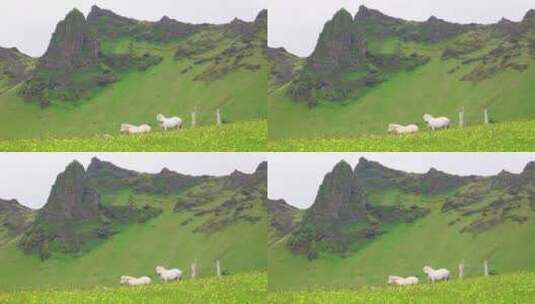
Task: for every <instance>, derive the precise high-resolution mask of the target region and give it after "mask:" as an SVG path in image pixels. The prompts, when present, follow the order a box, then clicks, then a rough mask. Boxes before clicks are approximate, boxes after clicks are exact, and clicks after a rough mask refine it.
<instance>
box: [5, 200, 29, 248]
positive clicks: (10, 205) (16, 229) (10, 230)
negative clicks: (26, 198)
mask: <svg viewBox="0 0 535 304" xmlns="http://www.w3.org/2000/svg"><path fill="white" fill-rule="evenodd" d="M33 213H34V212H33V211H32V210H31V209H30V208H28V207H25V206H23V205H21V204H20V203H19V202H18V201H17V200H3V199H0V245H1V244H2V243H4V242H6V241H9V240H11V239H13V238H16V237H17V236H19V235H21V234H22V233H24V232H25V231H27V230H28V228H29V227H30V224H31V221H32V218H33Z"/></svg>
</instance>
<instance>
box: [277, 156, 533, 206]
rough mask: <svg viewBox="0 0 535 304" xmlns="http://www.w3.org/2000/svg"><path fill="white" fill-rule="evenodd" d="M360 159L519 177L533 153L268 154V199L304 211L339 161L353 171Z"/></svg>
mask: <svg viewBox="0 0 535 304" xmlns="http://www.w3.org/2000/svg"><path fill="white" fill-rule="evenodd" d="M360 157H365V158H367V159H368V160H373V161H378V162H380V163H381V164H383V165H384V166H386V167H389V168H393V169H398V170H402V171H405V172H413V173H425V172H427V171H429V169H431V168H436V169H438V170H441V171H444V172H447V173H450V174H457V175H480V176H488V175H495V174H497V173H499V172H500V171H501V170H504V169H505V170H507V171H509V172H512V173H520V172H522V170H523V169H524V167H525V165H526V164H527V163H528V162H530V161H535V153H271V154H270V155H269V170H268V196H269V198H270V199H280V198H282V199H285V200H286V201H287V203H289V204H290V205H293V206H296V207H298V208H308V207H310V205H312V203H313V202H314V199H315V197H316V194H317V191H318V189H319V186H320V184H321V182H322V181H323V177H324V176H325V174H327V173H329V172H330V171H331V170H332V169H333V167H334V166H335V165H336V164H337V163H338V162H339V161H341V160H345V161H347V162H348V163H349V164H350V165H351V167H352V168H355V166H356V164H357V162H358V160H359V158H360Z"/></svg>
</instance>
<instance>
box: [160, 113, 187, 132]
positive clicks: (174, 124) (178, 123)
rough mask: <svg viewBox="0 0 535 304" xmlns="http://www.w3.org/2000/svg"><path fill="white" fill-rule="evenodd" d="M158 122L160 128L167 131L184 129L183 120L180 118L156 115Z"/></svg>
mask: <svg viewBox="0 0 535 304" xmlns="http://www.w3.org/2000/svg"><path fill="white" fill-rule="evenodd" d="M156 120H158V121H159V122H160V127H162V128H163V129H164V131H167V129H181V128H182V119H180V117H178V116H174V117H169V118H167V117H165V116H163V114H158V115H156Z"/></svg>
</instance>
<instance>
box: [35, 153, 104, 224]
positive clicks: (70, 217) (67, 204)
mask: <svg viewBox="0 0 535 304" xmlns="http://www.w3.org/2000/svg"><path fill="white" fill-rule="evenodd" d="M99 204H100V196H99V194H98V193H97V192H96V190H95V189H93V188H92V187H91V186H90V185H89V184H88V180H87V177H86V174H85V169H84V167H83V166H82V165H81V164H80V163H78V162H73V163H71V164H70V165H69V166H67V168H66V169H65V171H64V172H63V173H61V174H60V175H58V177H57V178H56V182H55V183H54V185H53V186H52V191H51V192H50V196H49V197H48V200H47V203H46V205H45V206H44V207H43V209H42V210H41V211H40V214H39V220H42V221H44V222H47V223H50V224H52V225H57V226H61V225H69V224H75V223H82V222H94V221H98V219H99V215H100V211H99Z"/></svg>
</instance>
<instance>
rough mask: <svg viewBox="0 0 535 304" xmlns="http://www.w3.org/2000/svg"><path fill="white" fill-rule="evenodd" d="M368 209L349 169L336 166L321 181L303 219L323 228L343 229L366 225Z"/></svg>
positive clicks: (342, 163)
mask: <svg viewBox="0 0 535 304" xmlns="http://www.w3.org/2000/svg"><path fill="white" fill-rule="evenodd" d="M368 207H369V206H368V197H367V195H366V193H365V192H364V190H363V189H362V188H361V186H360V185H359V184H358V183H357V182H356V179H355V178H354V176H353V171H352V169H351V166H349V164H348V163H346V162H340V163H338V164H337V165H336V166H335V167H334V169H333V170H332V171H331V172H330V173H328V174H327V175H326V176H325V178H324V179H323V182H322V183H321V186H320V189H319V191H318V194H317V195H316V199H315V200H314V204H313V205H312V207H311V208H310V209H309V210H308V211H307V213H306V216H305V218H306V220H307V221H308V222H311V223H314V224H318V225H323V226H328V225H329V223H337V224H340V225H345V224H348V223H356V222H360V221H367V220H368V218H367V215H366V213H367V209H368ZM326 228H328V227H326Z"/></svg>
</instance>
